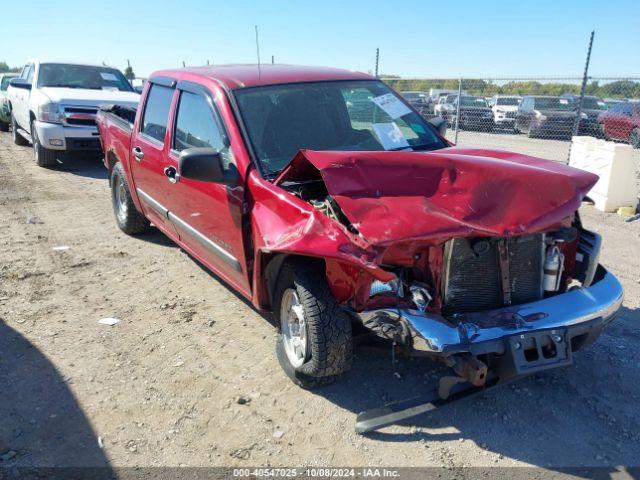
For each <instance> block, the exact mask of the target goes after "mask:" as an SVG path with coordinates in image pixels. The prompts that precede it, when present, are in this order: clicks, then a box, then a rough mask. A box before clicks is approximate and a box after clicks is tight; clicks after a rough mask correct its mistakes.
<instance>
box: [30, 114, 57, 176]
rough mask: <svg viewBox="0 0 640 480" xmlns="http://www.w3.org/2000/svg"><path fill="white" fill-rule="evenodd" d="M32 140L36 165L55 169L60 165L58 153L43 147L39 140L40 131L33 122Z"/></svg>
mask: <svg viewBox="0 0 640 480" xmlns="http://www.w3.org/2000/svg"><path fill="white" fill-rule="evenodd" d="M31 140H32V141H33V154H34V156H35V159H36V165H38V166H39V167H44V168H51V167H55V166H56V165H57V164H58V160H57V157H58V155H57V154H58V152H56V151H55V150H49V149H47V148H44V147H43V146H42V144H41V143H40V139H39V138H38V131H37V130H36V128H35V125H34V124H33V122H32V123H31Z"/></svg>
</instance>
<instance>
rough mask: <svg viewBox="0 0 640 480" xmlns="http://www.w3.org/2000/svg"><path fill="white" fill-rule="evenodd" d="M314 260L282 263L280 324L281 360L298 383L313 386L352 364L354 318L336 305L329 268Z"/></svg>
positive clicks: (278, 303) (277, 309) (277, 299)
mask: <svg viewBox="0 0 640 480" xmlns="http://www.w3.org/2000/svg"><path fill="white" fill-rule="evenodd" d="M312 262H314V261H313V260H311V259H309V260H297V261H293V262H288V263H286V264H285V265H284V266H283V267H282V271H281V273H280V275H279V278H278V283H277V286H276V292H275V302H274V303H275V305H274V306H275V308H274V311H275V313H276V315H277V320H278V321H279V323H280V334H279V335H278V340H277V343H276V353H277V355H278V361H279V363H280V366H281V367H282V368H283V370H284V371H285V373H286V374H287V376H288V377H289V378H290V379H291V380H293V382H294V383H296V384H297V385H298V386H300V387H303V388H307V389H311V388H315V387H317V386H321V385H326V384H328V383H332V382H334V381H336V380H337V379H338V378H339V377H340V375H341V374H343V373H345V372H346V371H348V370H349V369H350V368H351V362H352V357H353V339H352V334H351V320H350V318H349V317H348V316H347V314H346V313H345V312H344V311H343V310H342V309H341V308H340V306H339V305H338V304H337V303H336V301H335V299H334V298H333V295H332V294H331V291H330V290H329V286H328V285H327V282H326V280H325V272H324V269H323V268H322V267H321V266H319V265H316V264H314V263H312Z"/></svg>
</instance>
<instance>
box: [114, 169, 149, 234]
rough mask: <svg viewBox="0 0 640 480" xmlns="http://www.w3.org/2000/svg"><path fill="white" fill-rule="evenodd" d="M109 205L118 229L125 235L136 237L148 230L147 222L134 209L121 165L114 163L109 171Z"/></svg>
mask: <svg viewBox="0 0 640 480" xmlns="http://www.w3.org/2000/svg"><path fill="white" fill-rule="evenodd" d="M110 185H111V204H112V205H113V213H114V214H115V217H116V223H117V225H118V228H119V229H120V230H122V231H123V232H124V233H126V234H127V235H136V234H139V233H143V232H145V231H147V230H148V229H149V220H147V219H146V218H145V217H144V216H143V215H142V214H141V213H140V212H139V211H138V209H137V208H136V205H135V203H133V200H132V199H131V191H130V190H129V184H128V183H127V176H126V175H125V173H124V169H123V168H122V164H121V163H120V162H118V163H116V164H115V165H114V166H113V169H112V170H111V182H110Z"/></svg>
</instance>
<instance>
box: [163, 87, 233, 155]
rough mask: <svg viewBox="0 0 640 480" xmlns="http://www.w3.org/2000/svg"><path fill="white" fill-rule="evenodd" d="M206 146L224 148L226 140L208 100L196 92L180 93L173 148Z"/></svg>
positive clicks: (180, 149)
mask: <svg viewBox="0 0 640 480" xmlns="http://www.w3.org/2000/svg"><path fill="white" fill-rule="evenodd" d="M192 147H199V148H202V147H206V148H215V149H216V150H222V149H223V148H224V141H223V139H222V135H221V134H220V129H219V128H218V124H217V122H216V119H215V117H214V113H213V110H212V109H211V107H210V106H209V103H208V102H207V100H206V99H205V98H204V97H203V96H201V95H197V94H195V93H191V92H182V93H180V102H179V103H178V118H177V120H176V131H175V135H174V138H173V149H174V150H176V151H178V152H181V151H182V150H184V149H185V148H192Z"/></svg>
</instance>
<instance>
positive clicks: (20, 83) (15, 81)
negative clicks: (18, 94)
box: [9, 78, 31, 90]
mask: <svg viewBox="0 0 640 480" xmlns="http://www.w3.org/2000/svg"><path fill="white" fill-rule="evenodd" d="M9 85H10V86H12V87H15V88H22V89H23V90H31V83H29V82H27V81H26V80H25V79H24V78H12V79H11V80H9Z"/></svg>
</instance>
